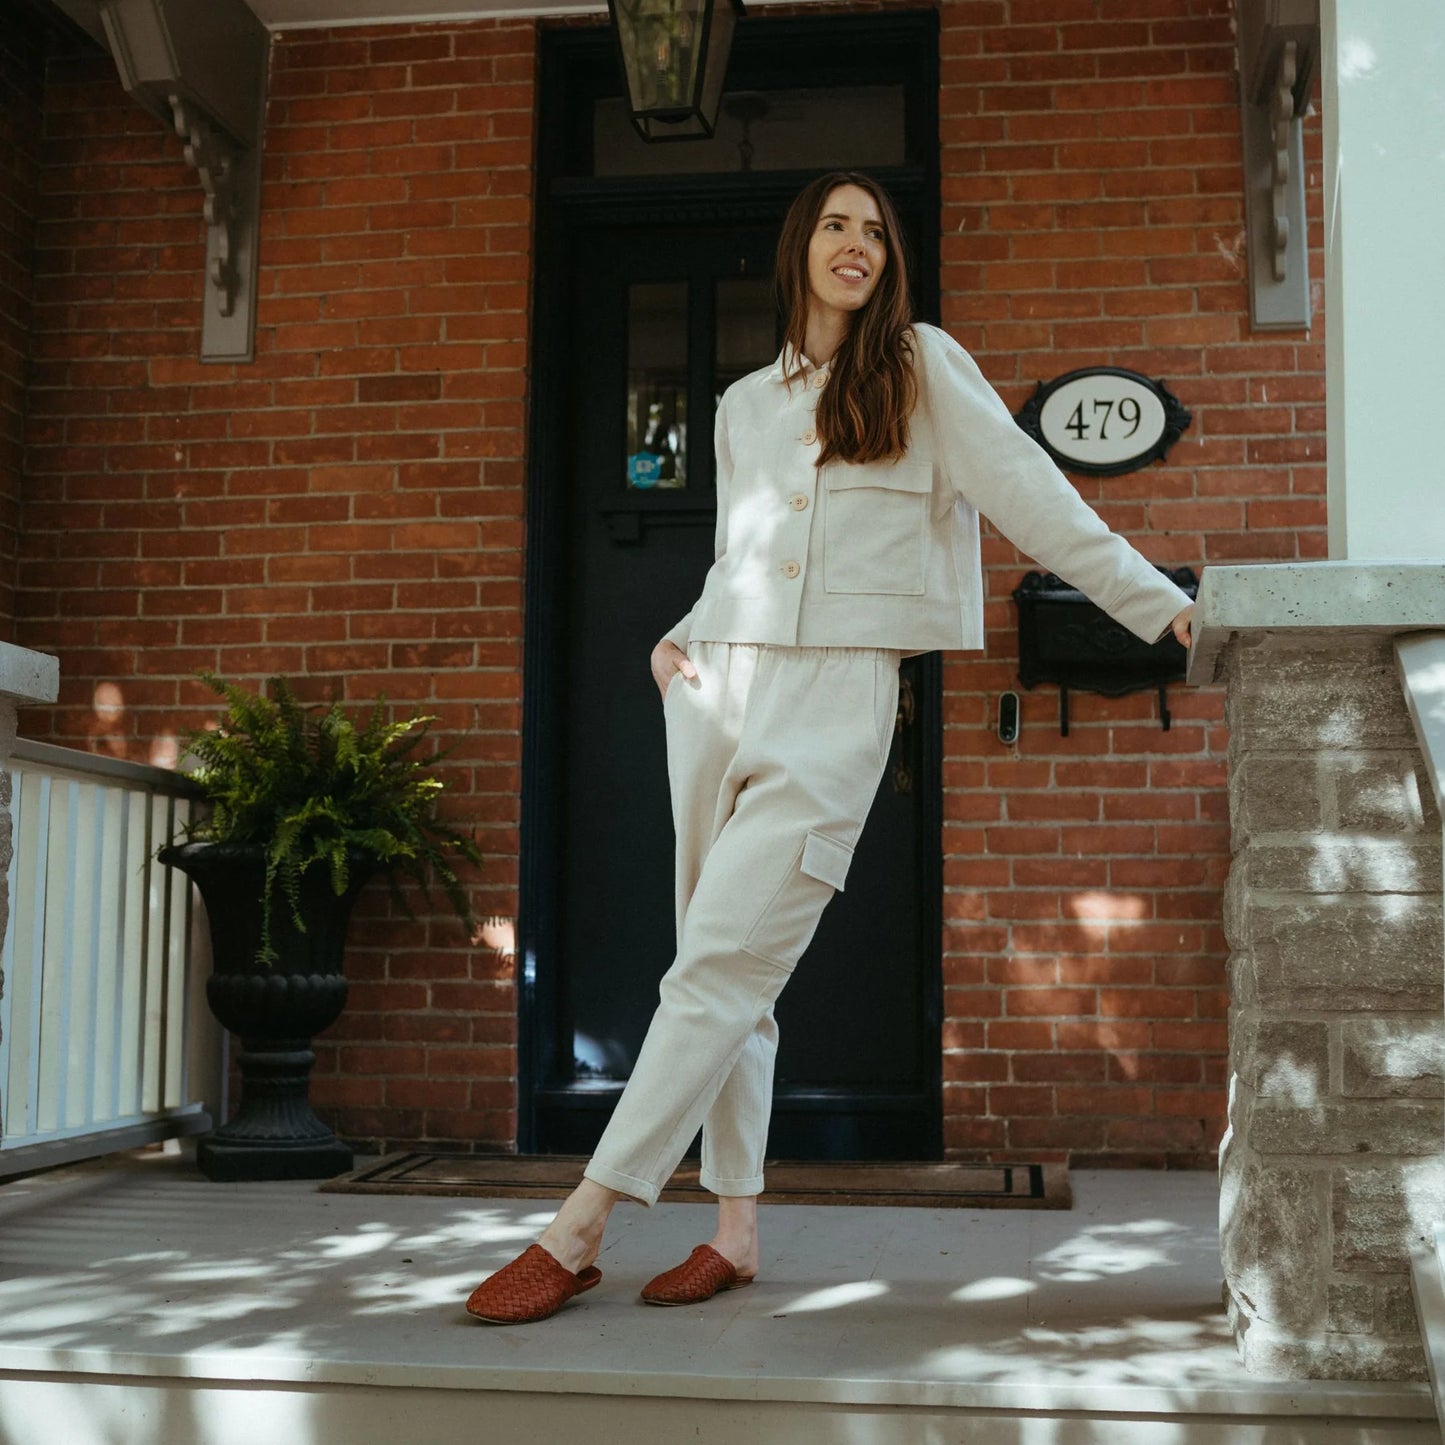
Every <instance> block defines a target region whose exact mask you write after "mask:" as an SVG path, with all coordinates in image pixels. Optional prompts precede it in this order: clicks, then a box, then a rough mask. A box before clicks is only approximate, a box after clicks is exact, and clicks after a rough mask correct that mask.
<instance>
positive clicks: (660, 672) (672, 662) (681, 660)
mask: <svg viewBox="0 0 1445 1445" xmlns="http://www.w3.org/2000/svg"><path fill="white" fill-rule="evenodd" d="M674 672H680V673H682V675H683V676H684V677H696V676H697V668H695V667H694V666H693V665H692V662H691V661H690V660H689V658H688V655H687V653H685V652H684V651H683V650H682V648H680V647H679V646H678V645H677V643H675V642H669V641H668V640H667V638H665V637H664V638H663V639H662V641H661V642H659V643H658V644H657V646H656V647H654V648H653V649H652V680H653V681H654V682H655V683H656V684H657V690H658V692H659V693H663V694H666V692H667V685H668V683H670V682H671V681H672V675H673V673H674Z"/></svg>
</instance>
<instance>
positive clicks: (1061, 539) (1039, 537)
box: [915, 326, 1191, 643]
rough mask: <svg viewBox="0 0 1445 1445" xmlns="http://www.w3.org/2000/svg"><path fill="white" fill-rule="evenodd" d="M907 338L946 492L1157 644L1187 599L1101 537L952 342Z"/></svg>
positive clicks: (1084, 507) (934, 332) (1104, 530)
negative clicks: (919, 371)
mask: <svg viewBox="0 0 1445 1445" xmlns="http://www.w3.org/2000/svg"><path fill="white" fill-rule="evenodd" d="M915 332H916V333H918V334H919V342H920V345H919V348H918V349H919V352H920V355H921V359H922V362H923V368H924V385H925V387H926V388H927V400H928V413H929V416H930V418H931V420H932V423H933V429H934V441H935V445H936V453H935V454H936V455H937V456H938V458H939V459H940V461H941V463H942V465H943V467H944V469H945V471H946V473H947V476H948V481H949V485H950V486H951V487H952V489H953V491H954V492H955V494H956V495H957V496H959V497H962V498H963V499H964V500H965V501H966V502H968V503H970V504H971V505H972V506H973V507H975V508H977V510H978V511H980V512H982V513H983V515H984V516H986V517H987V518H988V519H989V521H990V522H992V523H993V524H994V526H996V527H997V528H998V529H999V531H1000V532H1002V533H1003V534H1004V536H1005V537H1007V538H1008V540H1009V541H1010V542H1012V543H1013V544H1014V545H1015V546H1016V547H1017V548H1018V549H1019V550H1020V551H1021V552H1025V553H1027V554H1028V555H1029V556H1030V557H1032V558H1034V559H1035V560H1036V561H1038V562H1040V563H1042V564H1043V566H1044V567H1046V568H1047V569H1048V570H1049V571H1050V572H1053V573H1055V574H1056V575H1058V576H1059V577H1062V578H1063V580H1064V581H1065V582H1067V583H1068V584H1069V585H1070V586H1071V587H1077V588H1078V589H1079V591H1081V592H1083V593H1084V594H1085V596H1087V597H1088V598H1089V599H1090V600H1091V601H1092V602H1095V603H1097V604H1098V606H1099V607H1101V608H1102V609H1103V610H1104V611H1105V612H1107V613H1108V614H1109V616H1110V617H1112V618H1113V619H1114V620H1115V621H1116V622H1117V623H1119V624H1120V625H1121V626H1122V627H1126V628H1128V630H1129V631H1130V632H1132V633H1133V634H1134V635H1135V636H1136V637H1138V638H1140V639H1142V640H1143V641H1145V642H1150V643H1152V642H1158V641H1159V640H1160V639H1161V638H1162V637H1164V636H1165V634H1166V633H1168V631H1169V626H1170V624H1171V623H1172V622H1173V620H1174V619H1175V618H1176V617H1177V616H1178V615H1179V613H1180V612H1182V611H1183V610H1184V609H1185V608H1186V607H1188V606H1189V604H1190V600H1191V599H1190V597H1189V594H1188V593H1187V592H1185V591H1183V590H1182V589H1181V588H1179V587H1177V586H1175V584H1174V583H1173V582H1171V581H1170V580H1169V579H1168V578H1167V577H1165V576H1164V574H1163V573H1161V572H1159V571H1157V570H1156V569H1155V568H1154V566H1153V565H1152V564H1151V563H1150V562H1149V561H1148V560H1147V559H1146V558H1145V557H1143V556H1142V555H1141V554H1140V553H1139V552H1137V551H1136V550H1135V549H1134V548H1133V547H1132V546H1130V544H1129V543H1128V542H1126V541H1125V540H1124V538H1122V537H1120V536H1118V535H1117V534H1116V533H1114V532H1111V531H1110V530H1109V528H1108V526H1107V525H1106V524H1105V523H1104V521H1103V519H1102V518H1101V517H1100V516H1099V514H1098V513H1097V512H1095V511H1094V509H1093V508H1092V507H1090V506H1089V505H1088V504H1087V503H1086V502H1085V501H1084V500H1083V498H1082V497H1080V496H1079V494H1078V492H1077V491H1075V490H1074V488H1073V486H1072V485H1071V484H1070V482H1069V479H1068V478H1067V477H1066V476H1065V475H1064V474H1063V473H1062V472H1061V471H1060V470H1059V469H1058V467H1056V466H1055V465H1054V463H1053V461H1052V460H1051V459H1050V457H1049V454H1048V453H1047V452H1046V451H1045V450H1044V449H1043V448H1042V447H1041V446H1040V445H1039V444H1038V443H1037V442H1036V441H1034V439H1033V438H1032V437H1031V436H1029V435H1028V433H1027V432H1025V431H1024V430H1023V429H1022V428H1021V427H1020V426H1019V424H1018V423H1017V422H1016V421H1015V420H1014V419H1013V417H1012V415H1011V414H1010V413H1009V409H1008V408H1007V407H1006V406H1005V405H1004V403H1003V400H1002V398H1000V396H999V395H998V393H997V392H996V391H994V389H993V388H992V387H991V386H990V385H989V384H988V382H987V381H985V380H984V376H983V373H982V372H981V371H980V370H979V369H978V365H977V363H976V362H975V361H974V359H973V357H971V356H970V355H969V354H968V352H967V351H965V350H964V349H963V347H962V346H960V345H959V344H958V342H956V341H955V340H954V339H953V338H952V337H951V336H949V335H948V333H947V332H945V331H942V330H940V329H939V328H937V327H928V328H927V329H926V330H925V328H924V327H922V326H918V327H916V328H915Z"/></svg>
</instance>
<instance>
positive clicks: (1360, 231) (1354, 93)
mask: <svg viewBox="0 0 1445 1445" xmlns="http://www.w3.org/2000/svg"><path fill="white" fill-rule="evenodd" d="M1320 41H1321V46H1320V50H1321V54H1320V65H1321V72H1322V84H1323V102H1324V150H1325V315H1326V325H1325V331H1326V362H1327V378H1326V408H1327V411H1326V416H1327V428H1328V439H1329V462H1328V477H1329V482H1328V485H1329V547H1330V556H1331V557H1332V558H1336V559H1341V560H1343V559H1346V558H1348V559H1350V560H1352V561H1369V560H1373V559H1383V558H1400V559H1405V558H1418V559H1422V560H1425V559H1437V560H1438V559H1445V3H1442V0H1386V3H1382V0H1321V4H1320Z"/></svg>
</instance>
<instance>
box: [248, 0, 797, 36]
mask: <svg viewBox="0 0 1445 1445" xmlns="http://www.w3.org/2000/svg"><path fill="white" fill-rule="evenodd" d="M246 3H247V4H248V5H249V6H250V7H251V9H252V10H254V11H255V12H256V15H257V18H258V19H260V20H261V22H262V23H263V24H264V25H265V26H266V27H267V28H268V29H270V30H311V29H320V28H323V27H326V26H333V25H392V24H395V25H403V24H411V25H416V24H424V23H426V22H428V21H448V20H501V19H507V18H510V17H520V16H534V15H599V16H600V15H606V13H607V0H246ZM745 3H746V5H747V6H748V8H750V9H751V8H753V7H755V6H759V5H768V4H779V3H784V0H745ZM787 3H797V0H787Z"/></svg>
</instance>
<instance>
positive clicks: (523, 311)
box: [20, 22, 533, 1146]
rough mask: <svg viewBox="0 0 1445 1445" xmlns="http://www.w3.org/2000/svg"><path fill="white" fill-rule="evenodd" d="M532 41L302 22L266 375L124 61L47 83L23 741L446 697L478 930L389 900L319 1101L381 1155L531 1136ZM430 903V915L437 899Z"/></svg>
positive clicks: (130, 749)
mask: <svg viewBox="0 0 1445 1445" xmlns="http://www.w3.org/2000/svg"><path fill="white" fill-rule="evenodd" d="M532 69H533V26H532V25H531V24H529V23H525V22H522V23H502V24H491V23H480V24H472V25H468V26H466V27H464V28H453V29H443V28H432V27H426V28H417V29H413V30H405V31H397V30H392V29H388V28H377V29H371V30H356V29H348V30H344V31H339V32H337V33H336V34H334V35H319V36H318V35H316V34H315V33H314V32H304V33H298V34H294V35H292V36H287V37H282V38H280V39H279V40H277V42H276V44H275V48H274V54H273V65H272V81H271V99H270V106H269V113H268V118H267V134H266V141H265V171H264V176H265V185H264V190H263V197H262V217H263V220H262V235H261V250H260V254H261V283H260V285H261V296H260V306H259V314H258V325H257V332H256V360H255V362H254V363H253V364H250V365H234V366H233V365H204V364H202V363H201V362H200V361H199V360H198V355H199V350H200V334H199V323H200V314H201V313H200V305H201V284H202V282H201V276H202V259H203V246H204V242H203V235H202V224H201V219H200V217H201V192H200V188H199V185H198V184H197V183H196V182H195V181H194V180H193V178H192V175H191V173H190V171H189V169H188V168H187V166H186V165H185V162H184V160H183V158H182V156H181V149H180V145H179V142H177V140H176V138H175V137H174V135H172V134H170V133H168V132H167V131H166V130H165V129H164V128H163V127H162V126H160V125H159V124H158V123H157V122H156V121H154V120H153V119H151V117H150V116H148V115H147V114H146V113H145V112H143V111H142V110H141V109H140V108H139V107H138V106H137V105H136V104H135V103H134V102H132V101H131V100H130V99H129V98H128V97H127V96H126V95H125V94H124V92H123V91H122V90H121V89H120V87H119V86H118V84H117V83H116V80H115V76H114V69H113V67H112V66H111V65H110V64H109V62H107V61H98V62H96V63H94V64H86V65H83V66H78V67H72V68H70V69H69V70H67V71H64V72H58V73H56V74H55V75H54V76H53V77H52V83H51V85H50V87H49V91H48V93H47V97H46V102H47V103H46V126H45V137H44V144H43V150H44V159H45V183H44V188H43V189H44V204H43V208H42V214H41V218H40V224H39V246H40V254H39V258H38V264H37V282H36V289H37V293H38V298H37V307H36V320H37V329H38V333H39V336H40V342H41V344H40V345H39V347H38V357H37V362H36V367H35V374H34V384H33V386H32V387H31V390H30V416H31V422H30V433H29V443H30V444H29V449H28V457H27V460H28V473H29V478H28V492H27V513H26V529H25V541H24V557H23V561H22V579H21V580H22V597H21V605H20V614H21V620H20V631H21V640H22V641H23V642H24V643H25V644H26V645H27V646H31V647H36V648H41V649H43V650H47V651H53V652H56V653H58V654H59V655H60V657H61V696H60V702H59V705H58V706H57V707H55V708H53V709H47V710H36V711H32V712H29V713H27V714H25V715H24V716H23V717H22V730H23V731H24V732H26V733H27V734H29V735H30V736H40V737H45V738H48V739H51V740H54V741H58V742H65V743H69V744H72V745H78V746H81V747H91V748H96V749H99V750H103V751H107V752H112V753H115V754H118V755H125V756H130V757H136V758H141V759H149V760H154V761H160V762H168V761H170V760H171V759H172V758H173V756H174V753H175V738H176V736H177V733H178V730H180V729H182V728H183V727H185V726H187V725H189V724H192V723H196V722H199V721H201V720H202V719H204V718H205V717H207V716H210V715H212V714H213V711H214V707H215V703H216V699H215V698H214V696H213V695H212V694H211V693H210V692H208V691H207V690H206V689H205V688H204V687H203V686H202V685H201V684H200V683H199V682H197V681H195V680H194V679H193V677H192V674H193V671H194V670H195V669H197V668H203V667H209V668H214V669H217V670H218V671H220V672H221V673H222V674H223V675H225V676H228V677H232V678H240V679H243V680H247V681H250V682H252V683H254V682H255V681H256V680H257V679H258V678H260V677H264V676H265V675H267V674H268V673H269V672H272V671H280V672H285V673H288V674H291V675H300V674H304V675H305V676H306V678H307V680H308V691H309V692H310V693H311V694H312V695H314V696H316V697H323V696H328V695H330V693H331V691H332V690H333V689H339V690H340V691H341V693H342V695H343V696H344V697H347V698H350V699H356V700H359V701H370V700H371V699H373V698H374V697H375V696H376V695H377V694H378V693H380V692H385V693H386V694H388V695H389V697H390V698H392V699H393V700H395V701H396V702H397V703H398V704H404V705H406V706H407V707H408V708H411V707H416V708H418V709H424V710H425V711H427V712H429V713H435V714H438V715H439V716H440V719H441V721H440V723H439V724H437V733H438V735H439V737H440V739H441V740H442V741H449V740H451V737H454V736H455V735H460V737H461V741H460V746H459V747H458V748H457V750H456V752H455V753H454V754H453V756H452V758H451V760H450V762H449V775H450V777H451V779H452V781H453V782H454V784H455V793H454V795H453V796H452V798H451V801H450V804H449V811H450V812H451V813H453V814H455V815H456V816H459V817H463V818H467V819H471V820H476V821H478V822H479V824H480V829H481V835H482V844H483V849H484V852H485V853H486V854H487V856H488V859H489V861H488V864H487V866H486V868H485V870H484V872H483V873H482V874H481V876H480V881H479V883H478V884H477V886H476V887H475V889H474V890H473V896H474V904H475V907H476V909H477V911H478V912H479V914H480V915H483V916H493V915H495V916H497V917H498V918H499V919H500V920H501V921H500V922H498V923H496V924H494V925H492V926H491V927H489V929H488V930H487V935H486V939H485V940H483V942H482V943H481V944H480V945H478V946H477V947H469V946H468V943H467V940H466V938H465V937H464V935H463V931H462V929H461V927H460V926H459V925H458V924H457V923H456V922H455V921H453V920H452V919H451V918H450V917H449V916H445V915H438V916H436V917H434V918H432V919H431V920H430V921H428V922H426V923H424V924H423V925H422V927H421V929H420V930H417V929H416V928H414V927H413V926H411V925H409V924H407V923H406V921H405V920H404V919H402V918H397V919H395V920H393V919H391V918H390V917H389V916H388V910H387V906H386V900H385V894H384V891H383V890H381V889H380V888H377V889H375V890H372V891H371V892H370V893H369V894H368V895H367V897H366V898H365V899H363V903H362V909H363V913H365V912H368V911H369V912H370V913H371V915H372V917H371V918H370V919H369V920H368V922H367V924H366V926H365V927H364V928H362V929H358V930H357V931H356V935H355V936H356V938H357V943H356V947H355V948H354V950H353V952H352V954H351V956H350V958H349V960H348V965H347V967H348V973H349V975H350V977H351V979H352V987H351V999H350V1004H349V1007H348V1010H347V1013H346V1015H345V1017H344V1019H343V1021H342V1022H341V1024H340V1025H338V1026H337V1027H336V1028H335V1029H334V1030H333V1031H331V1032H330V1033H329V1034H328V1035H327V1036H326V1038H325V1039H324V1040H323V1041H322V1042H321V1045H320V1046H319V1048H318V1077H317V1081H316V1088H315V1091H314V1092H315V1097H316V1099H317V1101H318V1104H319V1105H320V1106H321V1107H322V1108H323V1109H324V1110H325V1111H326V1113H327V1114H328V1117H329V1118H330V1119H331V1120H333V1121H334V1123H335V1124H336V1126H337V1127H338V1128H339V1129H341V1130H342V1131H343V1132H344V1133H345V1134H347V1135H349V1136H351V1137H354V1138H358V1139H366V1140H369V1141H372V1142H373V1143H381V1142H389V1141H398V1140H403V1141H405V1140H422V1139H443V1140H456V1141H480V1142H483V1143H487V1144H491V1145H493V1146H505V1145H508V1144H510V1143H511V1142H512V1141H513V1139H514V1138H515V1133H516V1107H515V1085H514V1080H513V1076H514V1073H515V1063H514V1053H513V1049H512V1041H513V1039H514V1036H515V996H514V992H513V987H512V958H511V956H510V954H509V952H508V950H509V948H510V930H509V927H508V924H507V922H506V920H507V919H509V918H511V917H513V916H515V913H516V852H517V833H516V826H517V810H518V793H519V787H520V776H519V731H520V721H521V717H520V676H521V674H520V667H521V633H522V620H521V619H522V581H521V579H522V550H521V548H522V512H523V495H522V475H523V460H522V458H523V417H524V404H525V387H526V376H527V371H526V365H527V303H528V279H529V254H530V223H531V156H532V141H531V126H532V108H533V106H532ZM423 916H425V914H423Z"/></svg>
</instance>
